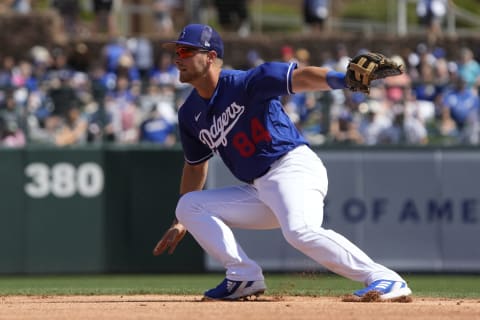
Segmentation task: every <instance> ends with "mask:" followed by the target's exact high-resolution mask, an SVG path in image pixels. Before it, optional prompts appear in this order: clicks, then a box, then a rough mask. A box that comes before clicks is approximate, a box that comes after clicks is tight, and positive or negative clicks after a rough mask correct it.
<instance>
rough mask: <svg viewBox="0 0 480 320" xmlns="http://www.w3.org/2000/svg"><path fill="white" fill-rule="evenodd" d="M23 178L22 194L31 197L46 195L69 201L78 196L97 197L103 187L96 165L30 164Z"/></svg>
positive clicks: (100, 173) (98, 168)
mask: <svg viewBox="0 0 480 320" xmlns="http://www.w3.org/2000/svg"><path fill="white" fill-rule="evenodd" d="M25 175H26V177H27V183H26V184H25V192H26V194H27V195H28V196H30V197H32V198H44V197H47V196H49V195H52V196H54V197H57V198H69V197H73V196H75V195H77V194H78V195H80V196H82V197H85V198H92V197H96V196H98V195H100V194H101V193H102V191H103V187H104V174H103V169H102V167H100V165H98V164H97V163H95V162H85V163H82V164H80V165H78V166H74V165H72V164H71V163H67V162H59V163H56V164H53V165H51V166H49V165H47V164H45V163H42V162H33V163H30V164H29V165H27V166H26V167H25Z"/></svg>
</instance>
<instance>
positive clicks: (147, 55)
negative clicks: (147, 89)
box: [127, 36, 154, 85]
mask: <svg viewBox="0 0 480 320" xmlns="http://www.w3.org/2000/svg"><path fill="white" fill-rule="evenodd" d="M127 48H128V49H129V51H130V52H131V54H132V57H133V59H134V65H135V68H136V69H138V72H139V76H140V80H141V81H142V85H144V84H147V82H148V80H149V79H148V78H149V74H150V71H151V69H152V68H153V56H154V54H153V46H152V43H151V41H150V40H149V39H148V38H146V37H143V36H139V37H132V38H130V39H128V40H127Z"/></svg>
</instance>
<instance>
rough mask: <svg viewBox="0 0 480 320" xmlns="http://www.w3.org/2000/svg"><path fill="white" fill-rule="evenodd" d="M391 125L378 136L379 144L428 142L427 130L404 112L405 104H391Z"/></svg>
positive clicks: (416, 119) (417, 120)
mask: <svg viewBox="0 0 480 320" xmlns="http://www.w3.org/2000/svg"><path fill="white" fill-rule="evenodd" d="M391 109H392V113H393V119H392V124H391V126H388V127H386V128H385V129H384V130H382V131H381V132H380V134H379V137H378V142H379V144H401V145H419V144H426V143H427V142H428V136H427V130H426V128H425V127H424V125H423V124H422V123H421V121H419V119H418V118H416V117H414V116H409V115H408V114H407V113H406V110H405V106H404V105H402V104H396V105H394V106H392V108H391Z"/></svg>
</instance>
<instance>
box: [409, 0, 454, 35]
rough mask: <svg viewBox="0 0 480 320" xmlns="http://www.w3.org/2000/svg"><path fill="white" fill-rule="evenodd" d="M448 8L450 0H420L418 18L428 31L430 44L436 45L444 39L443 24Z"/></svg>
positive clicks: (417, 10)
mask: <svg viewBox="0 0 480 320" xmlns="http://www.w3.org/2000/svg"><path fill="white" fill-rule="evenodd" d="M447 8H448V0H419V1H418V2H417V8H416V12H417V17H418V19H419V22H420V24H421V25H423V26H424V27H425V28H426V30H427V38H428V43H429V44H435V43H436V42H437V40H438V39H439V38H441V37H442V22H443V20H444V18H445V15H446V13H447Z"/></svg>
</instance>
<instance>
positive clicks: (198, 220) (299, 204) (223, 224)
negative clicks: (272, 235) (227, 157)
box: [176, 146, 403, 285]
mask: <svg viewBox="0 0 480 320" xmlns="http://www.w3.org/2000/svg"><path fill="white" fill-rule="evenodd" d="M327 188H328V178H327V172H326V169H325V167H324V165H323V163H322V161H321V160H320V159H319V158H318V156H317V155H316V154H315V153H314V152H313V151H312V150H311V149H310V148H309V147H307V146H300V147H298V148H296V149H294V150H292V151H290V152H289V153H288V154H286V155H285V156H283V157H282V158H281V159H279V160H277V161H276V162H275V163H274V164H273V165H272V167H271V169H270V170H269V171H268V172H267V173H266V174H265V175H264V176H262V177H260V178H258V179H256V180H255V181H254V183H253V184H252V185H250V184H244V185H241V186H233V187H227V188H220V189H213V190H203V191H195V192H189V193H187V194H185V195H184V196H183V197H182V198H181V199H180V201H179V203H178V205H177V210H176V215H177V218H178V220H179V221H180V222H181V223H182V224H183V225H184V226H185V227H186V228H187V230H188V231H189V232H190V233H191V234H192V236H193V237H194V238H195V239H196V240H197V242H198V243H199V244H200V246H201V247H202V248H203V249H204V250H205V251H206V252H207V253H208V254H209V255H211V256H212V257H214V258H215V259H217V260H218V261H220V262H221V263H222V265H223V266H224V267H225V268H226V270H227V271H226V274H227V278H228V279H231V280H237V281H238V280H263V274H262V269H261V268H260V266H259V265H258V264H257V263H256V262H255V261H253V260H251V259H250V258H249V257H248V256H247V255H246V254H245V252H244V251H243V249H242V248H241V247H240V245H239V244H238V243H237V241H236V240H235V237H234V234H233V232H232V230H231V229H230V228H231V227H235V228H242V229H274V228H279V227H280V228H281V229H282V233H283V235H284V237H285V239H286V240H287V241H288V243H290V244H291V245H292V246H293V247H295V248H296V249H298V250H300V251H301V252H303V253H304V254H305V255H307V256H309V257H310V258H312V259H313V260H315V261H316V262H318V263H319V264H321V265H322V266H324V267H325V268H327V269H329V270H331V271H332V272H335V273H337V274H339V275H342V276H344V277H346V278H349V279H351V280H355V281H359V282H363V283H365V284H366V285H368V284H370V283H372V282H373V281H375V280H380V279H388V280H395V281H403V280H402V278H401V277H400V276H399V275H398V274H397V273H395V272H394V271H392V270H390V269H388V268H386V267H384V266H382V265H380V264H378V263H375V262H374V261H372V259H370V258H369V257H368V256H367V255H366V254H365V253H364V252H363V251H362V250H360V249H359V248H358V247H357V246H356V245H354V244H353V243H352V242H350V241H349V240H347V239H346V238H345V237H343V236H342V235H340V234H338V233H336V232H335V231H333V230H327V229H324V228H322V222H323V200H324V197H325V195H326V194H327Z"/></svg>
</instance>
